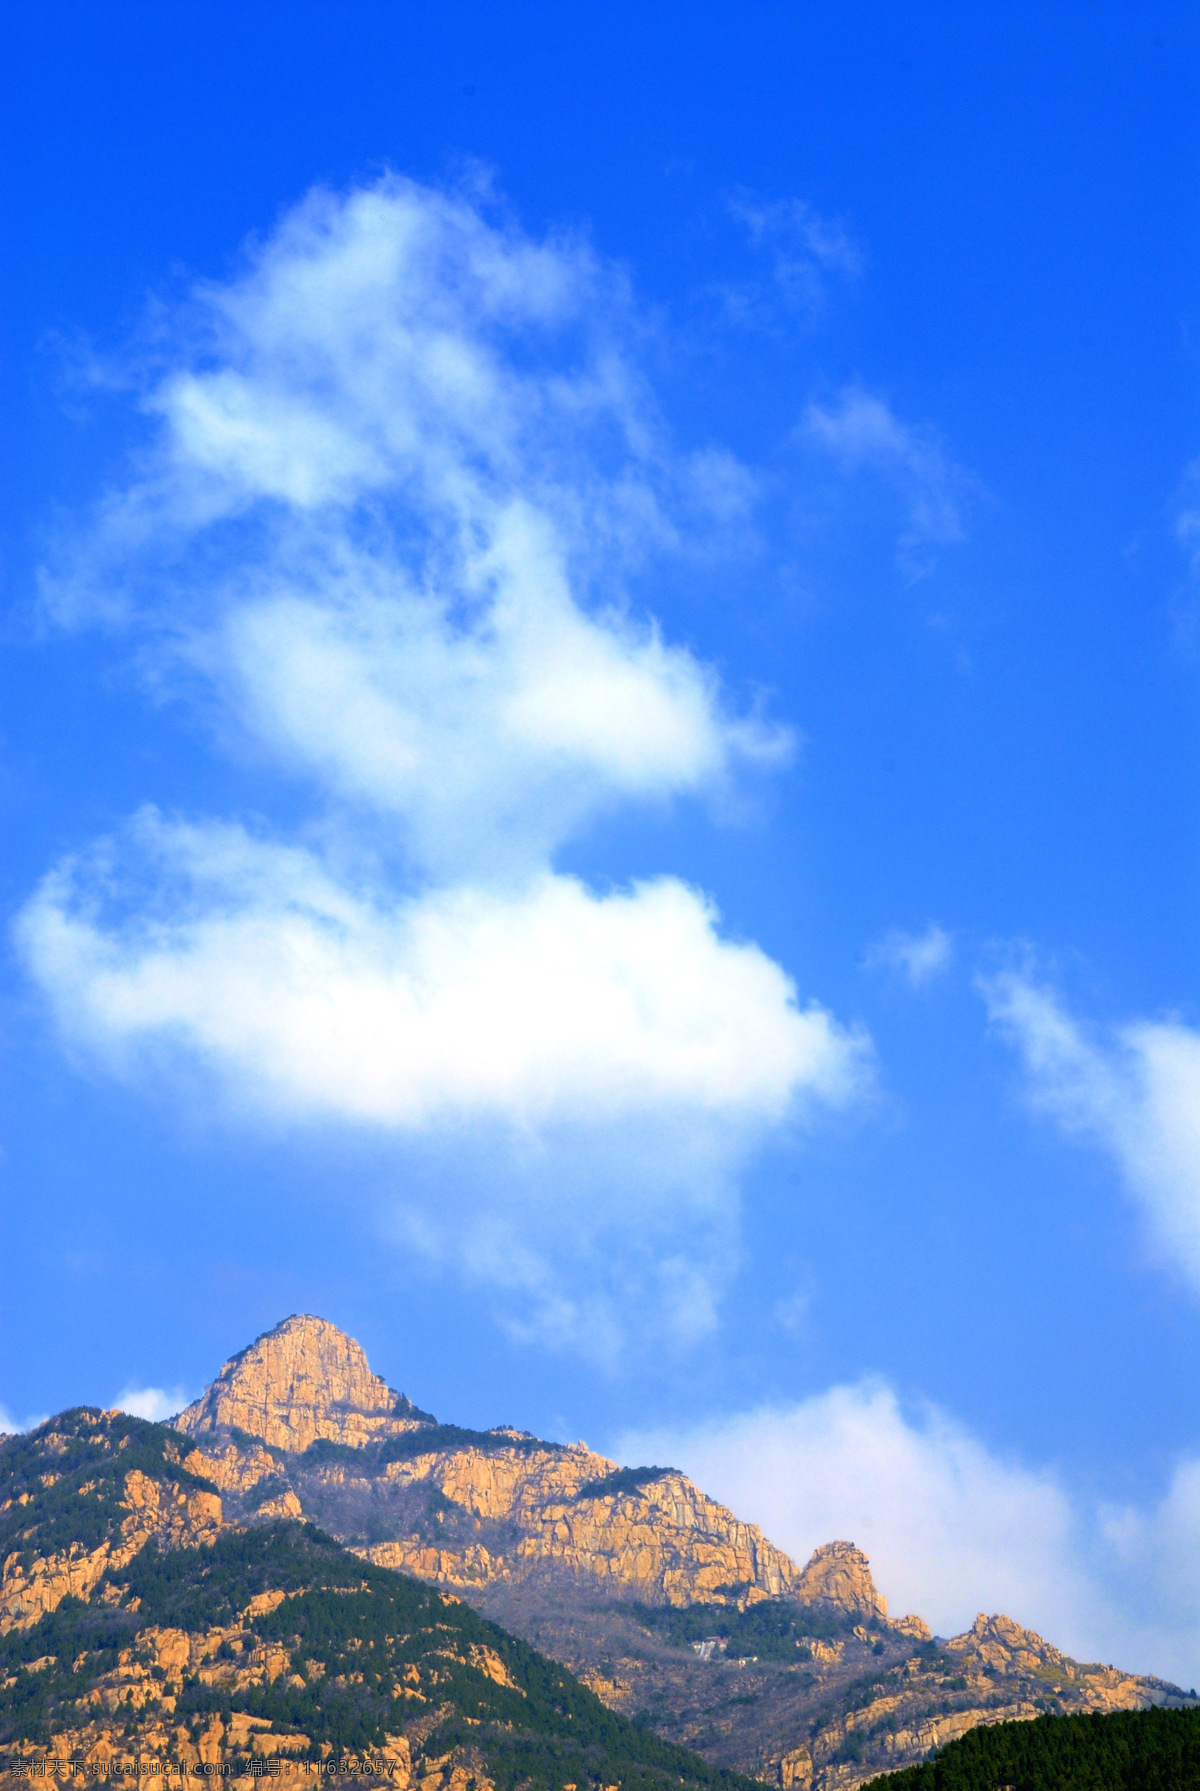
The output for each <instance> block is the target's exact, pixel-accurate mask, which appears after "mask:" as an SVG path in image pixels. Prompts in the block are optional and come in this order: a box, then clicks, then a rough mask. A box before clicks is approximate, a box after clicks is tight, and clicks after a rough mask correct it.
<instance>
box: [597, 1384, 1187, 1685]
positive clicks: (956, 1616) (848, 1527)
mask: <svg viewBox="0 0 1200 1791" xmlns="http://www.w3.org/2000/svg"><path fill="white" fill-rule="evenodd" d="M615 1453H616V1454H617V1457H618V1459H620V1460H624V1461H673V1462H675V1463H677V1464H678V1465H679V1466H680V1467H681V1468H682V1469H683V1470H684V1472H686V1473H688V1474H689V1475H691V1476H692V1477H693V1478H694V1479H695V1480H697V1481H698V1482H699V1484H700V1485H701V1486H703V1487H704V1488H705V1490H706V1491H707V1492H709V1493H710V1494H712V1495H713V1496H714V1497H716V1498H718V1499H720V1500H721V1501H722V1502H723V1503H725V1504H728V1505H730V1506H731V1507H732V1508H733V1509H734V1510H735V1511H737V1513H738V1514H739V1516H741V1517H744V1518H747V1519H749V1520H751V1521H753V1522H754V1523H757V1524H759V1525H761V1527H762V1528H763V1529H764V1530H765V1532H766V1533H767V1535H768V1536H770V1538H771V1539H772V1541H774V1542H775V1543H777V1544H779V1545H780V1546H782V1547H783V1548H785V1549H787V1550H788V1552H789V1553H790V1554H792V1555H793V1556H794V1557H795V1558H796V1559H797V1560H800V1561H804V1560H805V1559H807V1557H808V1555H809V1554H810V1553H811V1551H812V1550H813V1549H814V1548H815V1547H817V1546H818V1545H819V1544H820V1543H822V1542H828V1541H830V1540H831V1539H833V1538H834V1537H838V1536H841V1537H846V1538H848V1539H850V1540H852V1541H854V1542H857V1543H858V1545H859V1546H860V1547H861V1548H863V1549H865V1551H866V1553H867V1554H868V1556H869V1557H870V1560H871V1564H872V1568H873V1571H874V1574H875V1578H876V1581H877V1583H878V1585H879V1588H880V1590H881V1591H882V1592H883V1593H884V1595H885V1597H886V1598H887V1599H888V1604H889V1608H890V1610H891V1611H892V1613H893V1614H894V1615H900V1614H902V1613H903V1612H905V1611H909V1610H915V1611H916V1612H918V1614H920V1615H921V1616H923V1617H925V1619H926V1620H927V1621H928V1622H929V1623H930V1625H931V1627H932V1628H933V1630H934V1631H935V1633H937V1634H941V1635H954V1634H958V1633H961V1631H962V1630H963V1629H965V1628H967V1627H968V1626H969V1625H970V1623H971V1621H972V1620H973V1618H974V1616H975V1613H976V1612H977V1611H978V1610H986V1611H988V1612H992V1611H1005V1612H1007V1613H1008V1615H1010V1616H1013V1617H1015V1618H1016V1619H1017V1620H1018V1622H1021V1623H1024V1624H1026V1625H1027V1626H1028V1627H1030V1628H1032V1629H1036V1630H1038V1631H1039V1632H1040V1633H1041V1634H1043V1635H1045V1636H1046V1637H1047V1639H1048V1640H1050V1641H1052V1642H1054V1643H1055V1644H1056V1645H1057V1646H1059V1647H1062V1648H1064V1649H1065V1650H1066V1651H1067V1652H1069V1653H1071V1654H1073V1655H1074V1656H1075V1658H1076V1659H1081V1660H1104V1661H1111V1662H1115V1663H1116V1664H1117V1665H1119V1666H1123V1667H1126V1668H1128V1669H1131V1670H1134V1671H1140V1672H1153V1673H1158V1674H1160V1675H1163V1676H1165V1677H1167V1678H1170V1679H1173V1680H1175V1681H1176V1682H1177V1683H1181V1684H1182V1685H1183V1686H1184V1687H1185V1688H1186V1687H1188V1686H1191V1685H1194V1684H1196V1683H1197V1682H1198V1680H1200V1616H1198V1615H1197V1613H1198V1612H1200V1568H1197V1566H1196V1562H1197V1561H1198V1560H1200V1549H1198V1547H1197V1544H1198V1543H1200V1462H1196V1461H1191V1460H1188V1461H1184V1462H1181V1463H1180V1464H1179V1466H1178V1467H1177V1469H1176V1471H1175V1473H1174V1475H1173V1476H1172V1480H1171V1483H1170V1485H1169V1487H1168V1488H1167V1490H1166V1492H1165V1494H1164V1496H1163V1498H1162V1500H1161V1501H1160V1502H1159V1503H1158V1504H1157V1505H1154V1506H1152V1507H1150V1508H1148V1509H1145V1510H1136V1509H1132V1508H1129V1509H1117V1508H1114V1507H1094V1506H1088V1505H1087V1504H1086V1503H1085V1502H1084V1501H1082V1500H1080V1499H1079V1498H1077V1497H1075V1496H1073V1495H1072V1494H1071V1493H1070V1492H1069V1490H1068V1489H1067V1488H1066V1487H1065V1486H1064V1485H1063V1484H1062V1482H1061V1481H1060V1480H1059V1479H1058V1478H1057V1477H1056V1476H1055V1475H1054V1474H1053V1473H1051V1472H1050V1471H1049V1470H1046V1469H1038V1468H1036V1467H1030V1466H1028V1465H1026V1464H1023V1463H1021V1462H1018V1461H1013V1460H1006V1459H1004V1458H1003V1457H1001V1456H999V1455H997V1454H996V1452H995V1451H993V1450H990V1449H989V1448H987V1447H986V1445H985V1444H984V1443H983V1442H981V1441H980V1439H979V1438H978V1437H976V1436H974V1435H973V1434H972V1433H971V1432H970V1431H969V1430H968V1429H966V1428H965V1427H964V1426H963V1425H962V1424H960V1423H959V1422H957V1421H956V1420H955V1419H954V1418H953V1417H951V1416H950V1415H948V1414H947V1413H945V1412H942V1411H940V1410H939V1409H938V1408H937V1407H935V1406H932V1405H929V1404H922V1405H921V1406H920V1407H919V1408H917V1409H915V1410H909V1409H906V1408H905V1406H904V1405H903V1403H902V1402H901V1400H900V1399H899V1398H898V1397H897V1395H896V1393H895V1391H894V1390H893V1389H892V1388H891V1387H889V1386H888V1385H887V1384H886V1383H885V1382H883V1381H878V1380H868V1381H865V1382H862V1383H859V1384H857V1385H853V1386H839V1387H834V1388H832V1389H830V1390H829V1391H828V1392H826V1393H821V1394H817V1395H815V1396H814V1397H812V1398H810V1399H807V1400H802V1401H799V1402H797V1403H795V1404H793V1405H789V1406H778V1407H765V1408H761V1409H759V1410H757V1411H752V1412H746V1413H741V1414H736V1415H733V1416H731V1417H728V1418H724V1419H721V1420H718V1421H715V1422H713V1423H710V1424H707V1425H703V1426H701V1427H699V1428H697V1429H693V1430H684V1431H672V1430H666V1431H654V1432H646V1433H638V1434H633V1435H627V1436H625V1437H622V1438H621V1439H619V1441H618V1443H617V1445H616V1448H615Z"/></svg>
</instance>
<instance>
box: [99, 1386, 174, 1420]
mask: <svg viewBox="0 0 1200 1791" xmlns="http://www.w3.org/2000/svg"><path fill="white" fill-rule="evenodd" d="M188 1397H189V1396H188V1394H186V1393H185V1392H184V1390H183V1388H182V1387H125V1388H124V1389H123V1390H122V1391H121V1392H120V1393H118V1394H117V1397H116V1398H115V1399H114V1400H113V1405H114V1406H115V1407H116V1409H117V1411H119V1412H128V1413H129V1415H130V1417H132V1418H148V1419H149V1420H150V1422H151V1423H152V1424H162V1423H164V1422H165V1421H166V1419H168V1418H173V1417H174V1416H175V1414H176V1412H181V1411H182V1410H183V1408H184V1406H185V1405H187V1403H188Z"/></svg>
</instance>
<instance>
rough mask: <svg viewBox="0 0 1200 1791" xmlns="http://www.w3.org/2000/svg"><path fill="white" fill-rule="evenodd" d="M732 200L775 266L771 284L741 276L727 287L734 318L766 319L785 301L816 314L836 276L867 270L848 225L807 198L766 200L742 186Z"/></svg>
mask: <svg viewBox="0 0 1200 1791" xmlns="http://www.w3.org/2000/svg"><path fill="white" fill-rule="evenodd" d="M727 203H728V206H729V211H730V213H731V215H732V216H733V217H734V218H735V219H736V220H737V222H738V223H739V224H740V225H741V226H742V228H743V229H744V230H745V231H746V232H747V234H748V236H749V238H750V241H751V243H752V244H753V245H754V247H755V248H756V249H757V250H759V251H760V252H761V253H762V254H763V255H764V256H765V257H766V259H767V265H768V267H769V270H770V272H769V277H768V280H767V281H766V283H764V282H762V281H759V282H757V283H755V282H746V281H741V282H738V283H736V284H732V285H727V286H724V287H723V288H722V289H721V290H722V296H723V297H724V299H725V303H726V307H727V309H728V311H729V312H730V314H731V315H732V316H733V317H734V318H736V319H739V320H740V321H743V322H764V321H767V320H768V319H770V318H772V317H775V316H777V315H778V314H779V311H780V307H781V306H782V307H783V309H784V310H785V311H789V312H796V311H799V312H800V313H802V314H803V313H807V314H810V315H811V314H812V313H814V312H816V311H817V310H818V309H819V308H820V307H821V305H822V303H823V302H824V299H825V295H826V289H827V285H828V282H829V277H830V275H833V274H840V275H842V276H844V277H851V276H853V275H855V274H857V273H858V272H859V271H860V270H861V267H862V256H861V254H860V252H859V250H858V248H857V246H856V245H855V244H854V243H853V242H852V241H851V239H850V237H849V235H848V234H847V232H846V230H845V229H844V228H843V226H842V225H840V224H835V223H831V222H830V221H829V220H828V219H826V218H822V217H821V216H820V215H819V213H818V212H816V211H815V210H814V208H813V207H812V206H811V205H809V204H807V203H806V201H805V200H803V199H794V198H793V199H764V198H762V197H761V196H760V195H758V194H755V193H752V192H749V191H748V190H747V189H745V188H739V189H738V191H736V192H735V193H732V194H731V195H730V196H729V199H728V202H727Z"/></svg>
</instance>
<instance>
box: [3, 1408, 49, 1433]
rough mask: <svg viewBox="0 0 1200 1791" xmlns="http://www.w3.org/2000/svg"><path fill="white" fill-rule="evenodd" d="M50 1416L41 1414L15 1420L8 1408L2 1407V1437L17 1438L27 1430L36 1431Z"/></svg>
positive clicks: (44, 1413)
mask: <svg viewBox="0 0 1200 1791" xmlns="http://www.w3.org/2000/svg"><path fill="white" fill-rule="evenodd" d="M49 1416H50V1414H49V1412H39V1413H37V1414H36V1415H35V1416H34V1417H32V1418H14V1417H13V1415H12V1413H11V1412H10V1411H9V1410H8V1407H7V1406H3V1405H0V1436H15V1435H18V1434H20V1433H21V1432H23V1431H26V1430H36V1429H37V1427H38V1425H39V1424H44V1423H45V1422H46V1419H47V1418H48V1417H49Z"/></svg>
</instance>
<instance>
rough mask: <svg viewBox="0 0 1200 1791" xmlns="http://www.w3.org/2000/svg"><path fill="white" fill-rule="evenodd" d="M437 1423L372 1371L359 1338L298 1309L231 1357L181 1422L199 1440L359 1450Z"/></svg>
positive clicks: (177, 1421)
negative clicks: (230, 1435)
mask: <svg viewBox="0 0 1200 1791" xmlns="http://www.w3.org/2000/svg"><path fill="white" fill-rule="evenodd" d="M431 1422H432V1420H431V1419H430V1417H429V1414H428V1413H427V1412H418V1411H417V1409H416V1407H415V1406H414V1405H413V1404H412V1403H411V1402H410V1401H409V1400H407V1399H406V1398H405V1397H404V1395H403V1394H402V1393H397V1392H396V1391H395V1390H394V1389H393V1388H392V1387H389V1386H388V1385H387V1383H386V1382H385V1381H382V1380H380V1378H379V1376H378V1375H376V1374H372V1373H371V1370H370V1368H369V1367H368V1366H367V1358H366V1356H365V1355H364V1354H363V1351H362V1347H361V1345H360V1344H357V1343H356V1342H355V1341H354V1339H353V1337H347V1335H346V1333H345V1332H344V1331H339V1330H338V1328H337V1326H336V1325H331V1324H329V1323H328V1321H327V1320H325V1319H323V1318H313V1317H312V1316H311V1315H310V1314H309V1313H297V1314H295V1315H294V1316H293V1317H291V1318H285V1319H284V1321H283V1323H282V1324H280V1325H276V1326H275V1329H274V1330H273V1331H267V1332H266V1333H265V1334H264V1335H263V1336H262V1337H259V1338H258V1339H257V1340H256V1341H255V1342H254V1343H252V1344H251V1345H250V1347H249V1349H245V1350H242V1352H241V1353H240V1355H236V1356H233V1357H232V1358H231V1359H230V1360H229V1361H228V1362H226V1364H225V1366H224V1367H223V1368H222V1370H221V1372H220V1374H219V1375H218V1376H217V1378H216V1380H215V1381H214V1382H213V1384H212V1386H211V1387H209V1388H208V1390H207V1391H206V1392H205V1393H203V1394H202V1395H201V1397H200V1398H199V1399H197V1400H196V1401H195V1403H194V1404H193V1405H189V1406H188V1407H187V1409H186V1411H182V1412H180V1414H179V1416H178V1417H177V1418H176V1419H175V1420H174V1425H175V1428H176V1430H182V1431H184V1432H185V1433H186V1434H187V1435H188V1436H193V1437H197V1438H199V1437H203V1436H207V1435H209V1434H211V1433H213V1432H219V1431H223V1430H224V1431H232V1430H241V1431H245V1432H246V1433H247V1434H248V1435H250V1436H252V1437H260V1438H261V1439H262V1441H263V1442H264V1443H267V1444H268V1445H270V1446H271V1447H272V1448H276V1449H286V1450H289V1451H300V1450H303V1449H307V1448H308V1447H309V1445H310V1444H311V1443H315V1442H316V1441H317V1440H318V1439H319V1438H320V1439H324V1440H325V1441H326V1442H331V1443H345V1444H349V1445H350V1446H351V1447H352V1448H360V1447H361V1446H362V1445H363V1444H364V1443H370V1442H375V1441H377V1440H378V1439H380V1438H382V1437H392V1436H399V1435H400V1434H402V1433H403V1432H404V1431H406V1430H413V1429H415V1428H416V1426H418V1425H419V1424H423V1423H425V1424H428V1423H431Z"/></svg>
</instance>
